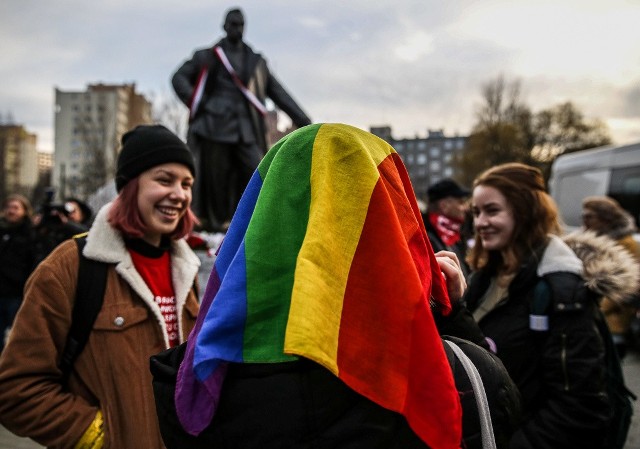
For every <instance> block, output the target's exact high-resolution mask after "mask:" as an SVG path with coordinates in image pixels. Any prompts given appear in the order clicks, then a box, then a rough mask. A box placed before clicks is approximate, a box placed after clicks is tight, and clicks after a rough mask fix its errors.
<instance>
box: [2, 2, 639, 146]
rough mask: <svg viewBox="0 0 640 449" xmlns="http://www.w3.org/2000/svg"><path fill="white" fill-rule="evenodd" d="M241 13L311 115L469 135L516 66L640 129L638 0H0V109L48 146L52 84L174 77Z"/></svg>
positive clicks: (539, 95) (535, 91) (541, 102)
mask: <svg viewBox="0 0 640 449" xmlns="http://www.w3.org/2000/svg"><path fill="white" fill-rule="evenodd" d="M232 6H240V7H241V8H242V9H243V10H244V13H245V20H246V26H245V41H246V42H247V43H248V44H250V45H251V46H252V47H253V49H254V50H255V51H258V52H261V53H262V54H263V55H264V56H265V57H266V58H267V60H268V62H269V65H270V68H271V70H272V71H273V72H274V73H275V75H276V76H277V77H278V78H279V80H280V81H281V82H282V83H283V84H284V85H285V87H286V88H287V89H288V90H289V92H290V93H291V94H292V95H293V97H294V98H295V99H296V100H297V101H298V103H299V104H300V105H301V106H302V107H303V109H304V110H305V111H306V112H307V113H308V115H309V116H310V117H311V118H312V120H313V121H314V122H344V123H348V124H352V125H355V126H358V127H361V128H364V129H368V128H369V127H370V126H377V125H383V124H387V125H390V126H391V127H392V129H393V135H394V137H396V138H402V137H413V136H415V135H420V136H425V135H426V133H427V129H441V128H442V129H444V132H445V134H447V135H454V134H462V135H465V134H468V133H469V132H470V130H471V127H472V125H473V123H474V120H475V113H476V110H477V108H478V106H479V104H480V102H481V95H480V89H481V86H482V85H483V84H484V83H486V82H487V81H489V80H492V79H495V77H497V76H499V75H504V76H505V78H506V79H508V80H513V79H519V80H520V82H521V86H522V94H523V95H522V97H523V100H524V101H525V102H526V103H527V104H529V105H530V106H531V108H532V109H533V110H534V112H535V111H538V110H540V109H544V108H548V107H551V106H554V105H556V104H558V103H561V102H564V101H573V102H574V103H575V104H576V105H577V106H578V108H579V109H580V110H581V111H583V112H584V113H585V115H586V116H587V117H589V118H601V119H603V120H604V121H605V122H606V123H607V124H608V126H609V129H610V131H611V133H612V136H613V138H614V141H615V142H616V143H628V142H631V141H637V140H640V25H639V24H640V1H636V0H634V1H631V0H629V1H623V0H602V1H595V0H575V1H573V0H571V1H562V0H552V1H546V0H531V1H529V0H522V1H519V0H492V1H477V0H476V1H471V0H447V1H435V0H271V1H266V0H254V1H237V2H233V3H229V2H220V1H213V0H208V1H204V0H202V1H201V0H180V1H178V0H135V1H130V0H100V1H97V2H93V1H86V0H56V1H36V0H3V1H2V2H0V49H1V53H0V54H1V56H2V59H1V60H2V62H1V63H0V115H1V116H2V117H3V118H6V117H7V114H8V113H11V115H12V117H13V120H14V122H16V123H19V124H23V125H24V126H25V127H26V128H27V130H28V131H30V132H34V133H36V134H37V135H38V149H41V150H45V151H51V150H53V110H54V104H53V103H54V89H55V88H56V87H57V88H59V89H61V90H66V91H81V90H85V89H86V86H87V85H88V84H94V83H99V82H103V83H113V84H122V83H136V86H137V90H138V91H139V92H141V93H143V94H154V95H156V96H162V95H173V91H172V90H171V85H170V77H171V75H172V73H173V72H174V71H175V69H177V67H178V66H179V65H180V64H181V63H182V62H183V61H184V60H185V59H187V58H188V57H189V56H190V55H191V54H192V52H193V50H194V49H196V48H201V47H206V46H210V45H211V44H212V43H214V42H215V41H216V40H217V39H219V38H220V37H222V35H223V30H222V21H223V16H224V13H225V11H226V10H227V9H228V8H229V7H232Z"/></svg>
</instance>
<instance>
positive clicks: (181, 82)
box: [171, 53, 202, 106]
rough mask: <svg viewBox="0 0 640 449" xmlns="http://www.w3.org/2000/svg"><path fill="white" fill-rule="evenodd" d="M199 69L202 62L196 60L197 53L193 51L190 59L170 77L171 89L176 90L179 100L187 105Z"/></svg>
mask: <svg viewBox="0 0 640 449" xmlns="http://www.w3.org/2000/svg"><path fill="white" fill-rule="evenodd" d="M201 70H202V64H200V63H199V62H198V58H197V53H195V54H194V55H193V57H192V58H191V59H189V60H188V61H186V62H185V63H184V64H182V66H180V68H179V69H178V70H176V72H175V73H174V74H173V77H172V78H171V85H172V86H173V90H174V91H175V92H176V95H177V96H178V98H179V99H180V101H182V102H183V103H184V104H185V105H187V106H189V101H190V100H191V97H192V96H193V90H194V89H195V83H196V81H197V79H198V74H199V73H200V71H201Z"/></svg>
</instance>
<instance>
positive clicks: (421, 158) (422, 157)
mask: <svg viewBox="0 0 640 449" xmlns="http://www.w3.org/2000/svg"><path fill="white" fill-rule="evenodd" d="M426 163H427V155H426V154H424V153H421V154H419V155H418V164H420V165H425V164H426Z"/></svg>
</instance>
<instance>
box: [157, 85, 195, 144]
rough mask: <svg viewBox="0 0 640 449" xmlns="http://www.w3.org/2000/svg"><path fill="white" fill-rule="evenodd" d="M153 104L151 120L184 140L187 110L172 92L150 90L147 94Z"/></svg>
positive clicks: (187, 118)
mask: <svg viewBox="0 0 640 449" xmlns="http://www.w3.org/2000/svg"><path fill="white" fill-rule="evenodd" d="M147 98H150V99H151V103H152V104H153V120H154V122H156V123H160V124H162V125H164V126H166V127H167V128H169V129H170V130H172V131H173V132H174V133H176V135H178V136H180V137H181V138H182V139H184V140H186V136H187V128H188V124H189V123H188V122H189V111H187V108H186V107H185V106H184V104H182V102H181V101H180V100H179V99H178V97H177V96H176V95H175V94H173V93H167V92H166V91H163V92H161V93H160V94H155V93H154V92H151V93H149V94H147Z"/></svg>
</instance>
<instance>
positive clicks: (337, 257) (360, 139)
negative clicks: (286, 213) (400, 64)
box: [285, 125, 395, 375]
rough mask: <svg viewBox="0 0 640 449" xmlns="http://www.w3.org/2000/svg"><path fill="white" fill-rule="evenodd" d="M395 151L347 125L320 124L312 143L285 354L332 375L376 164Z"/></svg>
mask: <svg viewBox="0 0 640 449" xmlns="http://www.w3.org/2000/svg"><path fill="white" fill-rule="evenodd" d="M365 148H367V149H368V150H369V151H365V150H364V149H365ZM394 152H395V151H394V150H393V148H392V147H391V146H390V145H388V144H387V143H386V142H385V141H383V140H381V139H379V138H377V137H375V136H373V135H372V134H369V133H366V132H364V131H362V130H358V129H356V128H353V127H350V126H347V125H322V127H321V128H320V130H319V131H318V134H317V136H316V139H315V142H314V148H313V156H312V163H311V206H310V211H309V223H308V228H307V229H308V231H307V234H306V236H305V239H304V242H303V244H302V248H301V250H300V253H299V255H298V261H297V265H296V273H295V283H294V286H293V293H292V298H291V309H290V311H289V322H288V325H287V333H286V337H285V352H287V353H293V354H298V355H302V356H305V357H307V358H309V359H312V360H314V361H316V362H317V363H320V364H321V365H323V366H324V367H326V368H327V369H329V370H330V371H332V372H333V373H334V374H336V375H338V366H337V352H338V336H339V332H340V319H341V315H342V303H343V299H344V293H345V288H346V285H347V279H348V276H349V270H350V267H351V262H352V260H353V256H354V254H355V251H356V248H357V246H358V242H359V239H360V234H361V232H362V228H363V225H364V222H365V219H366V217H367V210H368V207H369V201H370V199H371V194H372V192H373V189H374V187H375V185H376V183H377V182H378V178H379V172H378V165H379V164H380V163H381V162H382V161H383V160H384V159H385V158H386V157H388V156H389V155H390V154H391V153H394ZM354 174H356V175H355V176H354Z"/></svg>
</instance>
